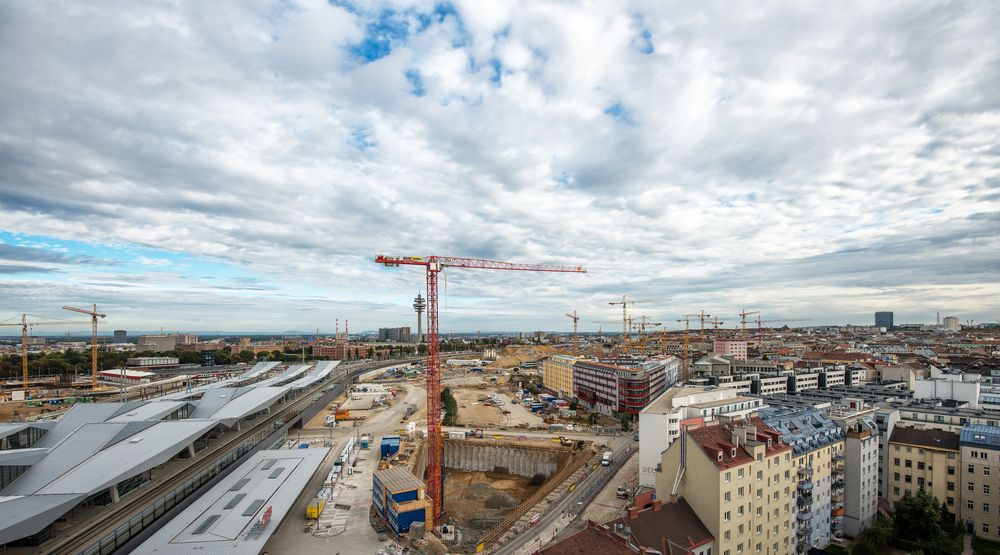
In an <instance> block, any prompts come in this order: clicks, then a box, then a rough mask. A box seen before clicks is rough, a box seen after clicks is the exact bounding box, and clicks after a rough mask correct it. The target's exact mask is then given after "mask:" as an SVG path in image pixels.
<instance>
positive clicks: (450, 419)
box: [441, 387, 458, 426]
mask: <svg viewBox="0 0 1000 555" xmlns="http://www.w3.org/2000/svg"><path fill="white" fill-rule="evenodd" d="M441 402H442V404H443V405H444V425H445V426H454V425H455V420H456V419H457V418H458V401H457V400H455V396H454V395H452V393H451V388H450V387H446V388H444V391H442V392H441Z"/></svg>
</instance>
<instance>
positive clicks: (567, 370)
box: [542, 355, 580, 397]
mask: <svg viewBox="0 0 1000 555" xmlns="http://www.w3.org/2000/svg"><path fill="white" fill-rule="evenodd" d="M578 360H580V359H579V358H577V357H574V356H569V355H554V356H550V357H549V358H547V359H545V360H544V361H542V385H544V386H545V387H546V388H547V389H550V390H552V391H553V392H555V394H556V395H558V396H560V397H572V396H573V364H574V363H576V361H578Z"/></svg>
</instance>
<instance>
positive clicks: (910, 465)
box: [903, 459, 913, 468]
mask: <svg viewBox="0 0 1000 555" xmlns="http://www.w3.org/2000/svg"><path fill="white" fill-rule="evenodd" d="M903 462H905V463H906V464H905V465H903V466H905V467H906V468H913V461H911V460H910V459H906V460H905V461H903Z"/></svg>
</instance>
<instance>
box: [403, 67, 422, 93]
mask: <svg viewBox="0 0 1000 555" xmlns="http://www.w3.org/2000/svg"><path fill="white" fill-rule="evenodd" d="M403 75H405V76H406V81H407V82H408V83H410V94H412V95H413V96H424V95H425V94H427V89H425V88H424V80H423V78H422V77H421V76H420V71H419V70H416V69H408V70H406V71H405V72H403Z"/></svg>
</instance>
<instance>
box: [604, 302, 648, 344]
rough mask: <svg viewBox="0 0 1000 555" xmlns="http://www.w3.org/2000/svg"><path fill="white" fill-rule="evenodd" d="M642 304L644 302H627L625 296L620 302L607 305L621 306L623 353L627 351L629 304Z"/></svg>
mask: <svg viewBox="0 0 1000 555" xmlns="http://www.w3.org/2000/svg"><path fill="white" fill-rule="evenodd" d="M644 302H646V301H636V300H632V301H630V300H628V299H627V298H626V297H625V295H622V300H620V301H611V302H609V303H608V304H609V305H611V306H616V305H622V352H625V351H627V350H628V342H629V336H628V325H629V323H628V305H630V304H631V305H634V304H636V303H644Z"/></svg>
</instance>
